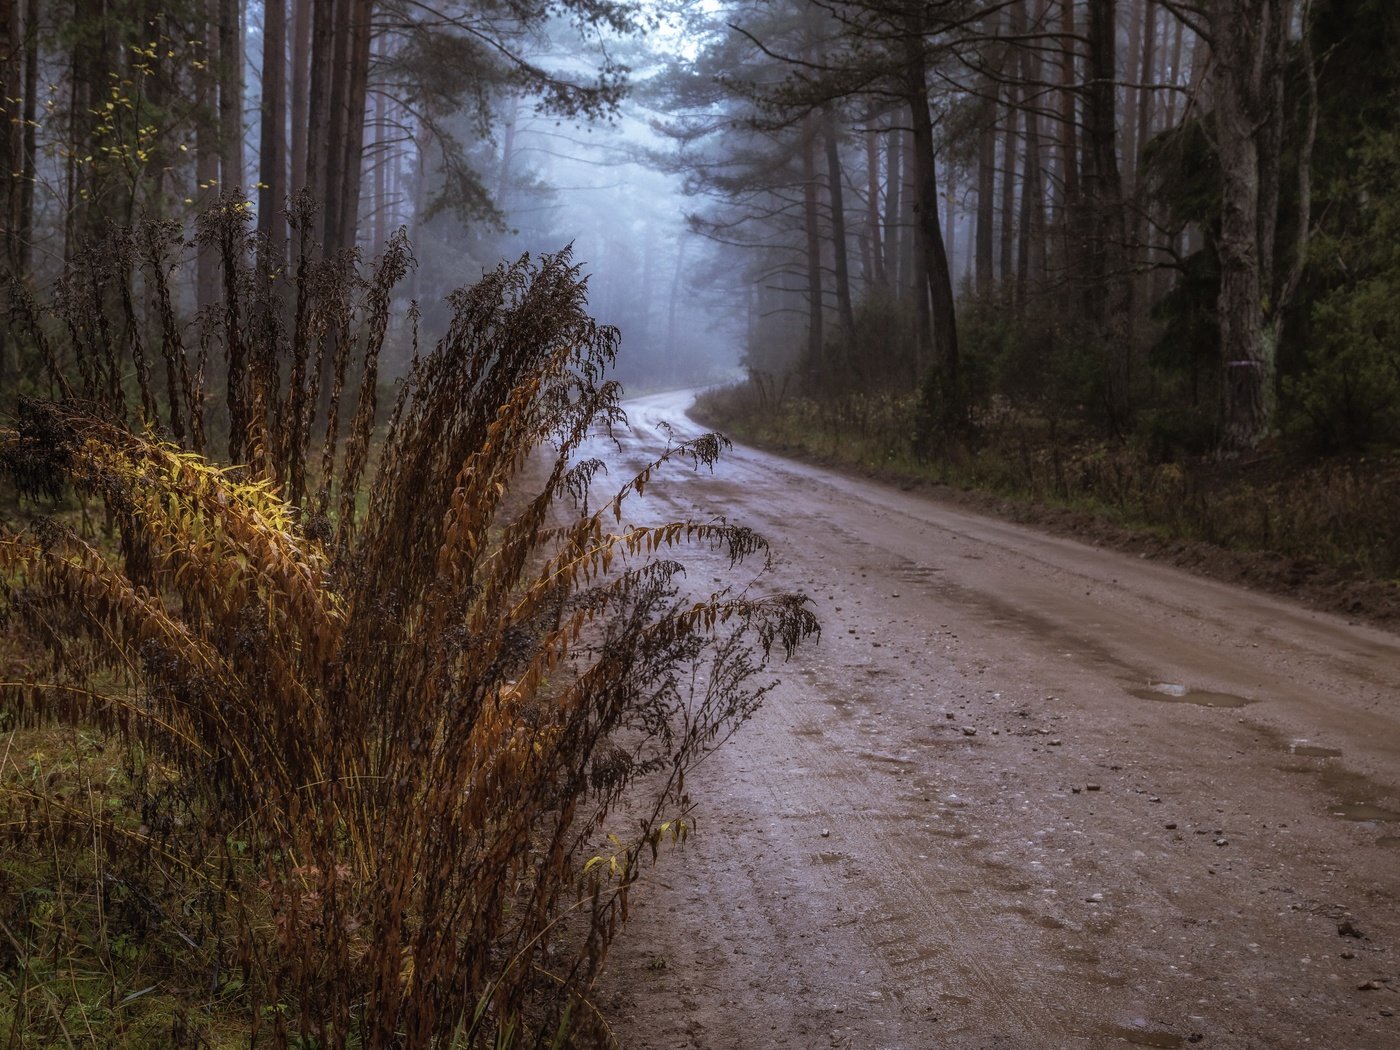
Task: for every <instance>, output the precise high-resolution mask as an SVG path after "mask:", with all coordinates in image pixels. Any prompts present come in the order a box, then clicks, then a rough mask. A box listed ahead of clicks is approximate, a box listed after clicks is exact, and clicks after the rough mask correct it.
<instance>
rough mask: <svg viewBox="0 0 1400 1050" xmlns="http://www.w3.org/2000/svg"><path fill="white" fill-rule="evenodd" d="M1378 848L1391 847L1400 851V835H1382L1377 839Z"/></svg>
mask: <svg viewBox="0 0 1400 1050" xmlns="http://www.w3.org/2000/svg"><path fill="white" fill-rule="evenodd" d="M1376 845H1377V846H1389V847H1390V848H1391V849H1400V835H1382V836H1381V837H1380V838H1378V839H1376Z"/></svg>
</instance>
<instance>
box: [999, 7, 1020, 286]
mask: <svg viewBox="0 0 1400 1050" xmlns="http://www.w3.org/2000/svg"><path fill="white" fill-rule="evenodd" d="M1004 15H1005V26H1006V32H1007V33H1008V34H1009V35H1010V36H1012V37H1019V36H1020V35H1021V34H1022V33H1024V32H1025V28H1026V20H1025V9H1024V7H1023V6H1022V0H1016V2H1015V3H1013V4H1011V5H1010V6H1009V7H1007V8H1006V9H1005V11H1004ZM1015 47H1016V48H1017V49H1019V44H1018V45H1015ZM1015 54H1016V50H1011V51H1008V52H1007V54H1006V59H1007V60H1006V61H1005V62H1004V65H1006V66H1007V67H1008V68H1010V67H1011V63H1010V59H1011V57H1012V56H1013V55H1015ZM1005 95H1006V112H1005V115H1004V116H1003V118H1002V120H1003V125H1002V146H1001V254H1000V256H999V258H998V263H999V266H998V275H999V276H1000V278H1001V282H1002V286H1003V293H1004V295H1007V296H1009V295H1011V294H1012V291H1013V288H1014V285H1013V283H1012V282H1013V280H1014V279H1015V274H1016V270H1015V261H1014V260H1015V255H1016V168H1017V164H1016V143H1017V132H1016V124H1017V121H1018V120H1019V119H1020V116H1021V92H1020V91H1018V90H1017V88H1016V86H1015V85H1007V87H1006V88H1005Z"/></svg>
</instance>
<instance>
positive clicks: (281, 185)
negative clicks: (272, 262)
mask: <svg viewBox="0 0 1400 1050" xmlns="http://www.w3.org/2000/svg"><path fill="white" fill-rule="evenodd" d="M286 83H287V4H286V0H264V4H263V73H262V106H261V112H260V126H259V136H258V143H259V148H258V232H259V233H261V234H263V235H264V236H266V237H267V238H268V239H269V240H270V242H271V247H272V254H273V257H274V258H275V259H282V258H285V257H286V240H287V223H286V220H285V219H284V218H283V215H282V211H283V209H284V208H285V207H286V206H287V94H286Z"/></svg>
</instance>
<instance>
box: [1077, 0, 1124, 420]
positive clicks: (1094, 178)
mask: <svg viewBox="0 0 1400 1050" xmlns="http://www.w3.org/2000/svg"><path fill="white" fill-rule="evenodd" d="M1116 3H1117V0H1090V3H1089V54H1088V70H1087V71H1088V74H1089V77H1088V101H1087V106H1086V108H1085V121H1084V196H1085V200H1086V209H1085V212H1086V220H1087V222H1086V229H1087V232H1088V235H1089V236H1088V251H1087V253H1086V255H1087V257H1086V260H1085V262H1086V266H1085V274H1084V278H1085V292H1086V303H1085V307H1086V314H1087V317H1088V319H1089V322H1090V324H1091V325H1092V326H1093V329H1094V332H1095V335H1096V336H1097V338H1098V339H1099V341H1100V343H1101V344H1102V346H1103V349H1104V352H1105V354H1106V356H1107V377H1106V378H1107V406H1106V407H1107V408H1108V411H1109V413H1110V418H1111V421H1112V422H1113V423H1114V424H1115V426H1117V425H1121V424H1122V423H1123V422H1124V420H1125V419H1126V417H1127V413H1128V407H1129V395H1130V389H1131V385H1132V348H1131V346H1130V344H1129V342H1128V340H1127V337H1126V330H1125V321H1126V318H1127V314H1128V312H1129V310H1130V308H1131V304H1130V301H1129V296H1130V284H1129V282H1128V280H1127V276H1128V275H1127V267H1126V266H1125V265H1124V258H1123V241H1124V236H1123V234H1124V224H1123V186H1122V182H1121V180H1120V178H1119V174H1118V150H1117V141H1116V139H1117V127H1116V122H1115V108H1116V106H1115V103H1116V92H1115V90H1114V76H1115V70H1116V68H1117V61H1116V54H1117V33H1116V18H1115V16H1116V10H1115V8H1116Z"/></svg>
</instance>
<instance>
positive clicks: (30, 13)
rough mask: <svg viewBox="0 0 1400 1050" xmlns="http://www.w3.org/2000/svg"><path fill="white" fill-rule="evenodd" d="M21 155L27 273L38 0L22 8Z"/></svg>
mask: <svg viewBox="0 0 1400 1050" xmlns="http://www.w3.org/2000/svg"><path fill="white" fill-rule="evenodd" d="M24 37H25V44H24V155H23V157H22V160H23V164H24V166H23V168H22V169H21V170H22V172H23V175H22V177H21V181H20V204H19V225H18V226H17V227H16V229H17V231H18V236H19V256H18V265H19V271H20V272H21V273H25V274H27V273H29V266H30V258H31V255H32V252H33V246H34V184H35V182H36V181H37V180H38V174H39V170H38V160H39V148H38V127H39V122H38V115H39V0H27V3H26V4H25V8H24Z"/></svg>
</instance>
